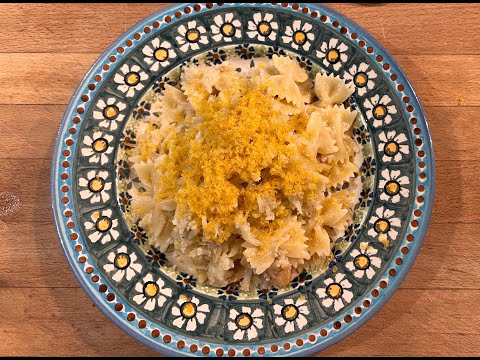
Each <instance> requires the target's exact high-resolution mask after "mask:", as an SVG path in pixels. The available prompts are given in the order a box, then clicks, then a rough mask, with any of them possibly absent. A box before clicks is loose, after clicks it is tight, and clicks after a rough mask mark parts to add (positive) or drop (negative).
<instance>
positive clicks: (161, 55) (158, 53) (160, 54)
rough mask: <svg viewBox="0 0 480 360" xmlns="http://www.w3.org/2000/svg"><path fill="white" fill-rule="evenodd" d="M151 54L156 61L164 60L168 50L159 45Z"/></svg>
mask: <svg viewBox="0 0 480 360" xmlns="http://www.w3.org/2000/svg"><path fill="white" fill-rule="evenodd" d="M153 56H154V57H155V59H157V60H158V61H165V60H167V59H168V50H167V49H165V48H163V47H161V48H158V49H157V50H155V52H154V53H153Z"/></svg>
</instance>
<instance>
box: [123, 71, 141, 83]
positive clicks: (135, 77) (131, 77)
mask: <svg viewBox="0 0 480 360" xmlns="http://www.w3.org/2000/svg"><path fill="white" fill-rule="evenodd" d="M139 82H140V74H139V73H137V72H133V71H132V72H129V73H128V74H127V75H125V84H127V85H129V86H135V85H137V84H138V83H139Z"/></svg>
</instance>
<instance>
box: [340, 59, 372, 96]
mask: <svg viewBox="0 0 480 360" xmlns="http://www.w3.org/2000/svg"><path fill="white" fill-rule="evenodd" d="M369 69H370V65H369V64H367V63H363V62H362V63H360V64H359V65H358V66H357V64H354V65H352V66H351V67H350V69H348V71H346V72H345V73H344V74H343V77H344V79H345V81H346V82H347V83H348V82H350V81H352V82H353V83H354V84H355V88H356V91H357V94H358V95H360V96H363V95H365V94H366V93H367V90H372V89H373V88H374V87H375V82H374V81H373V80H372V79H375V78H376V77H377V73H376V72H375V70H373V69H370V70H369Z"/></svg>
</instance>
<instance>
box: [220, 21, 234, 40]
mask: <svg viewBox="0 0 480 360" xmlns="http://www.w3.org/2000/svg"><path fill="white" fill-rule="evenodd" d="M220 31H221V32H222V34H223V35H224V36H226V37H232V36H233V35H235V26H233V25H232V24H230V23H225V24H223V25H222V27H221V28H220Z"/></svg>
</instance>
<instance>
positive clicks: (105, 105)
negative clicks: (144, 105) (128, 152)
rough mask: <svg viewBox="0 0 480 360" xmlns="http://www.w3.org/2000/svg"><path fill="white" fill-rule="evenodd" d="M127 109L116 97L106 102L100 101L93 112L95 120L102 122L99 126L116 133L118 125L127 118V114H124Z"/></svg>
mask: <svg viewBox="0 0 480 360" xmlns="http://www.w3.org/2000/svg"><path fill="white" fill-rule="evenodd" d="M126 107H127V105H125V103H123V102H122V101H120V100H118V99H116V98H114V97H110V98H108V99H106V100H103V99H100V100H98V102H97V104H96V105H95V108H94V110H93V118H94V119H95V120H101V121H100V123H99V124H98V125H99V126H101V127H103V128H106V129H109V130H111V131H114V130H117V128H118V123H119V122H121V121H123V119H124V118H125V114H122V111H123V110H125V109H126Z"/></svg>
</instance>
